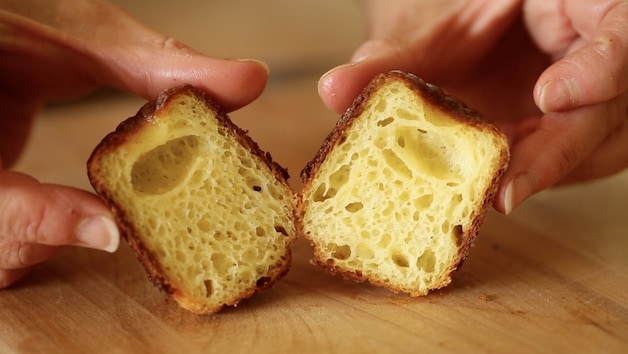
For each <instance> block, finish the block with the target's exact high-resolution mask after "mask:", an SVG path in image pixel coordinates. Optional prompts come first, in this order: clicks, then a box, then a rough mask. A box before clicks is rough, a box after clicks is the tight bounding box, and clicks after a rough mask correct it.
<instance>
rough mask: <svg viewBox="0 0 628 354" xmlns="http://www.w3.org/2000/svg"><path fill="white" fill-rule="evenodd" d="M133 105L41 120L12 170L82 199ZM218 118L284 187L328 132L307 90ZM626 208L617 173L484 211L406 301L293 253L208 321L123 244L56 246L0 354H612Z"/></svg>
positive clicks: (280, 93) (621, 328)
mask: <svg viewBox="0 0 628 354" xmlns="http://www.w3.org/2000/svg"><path fill="white" fill-rule="evenodd" d="M141 103H142V102H141V101H139V100H137V99H133V98H129V97H126V96H118V95H100V96H97V97H95V98H92V99H89V100H85V101H82V102H80V103H78V104H73V105H66V106H58V107H52V108H50V109H48V110H46V111H45V112H44V113H43V114H42V116H41V117H40V120H39V121H38V124H37V126H36V129H35V132H34V136H33V138H32V140H31V143H30V145H29V148H28V150H27V152H26V154H25V157H24V159H23V160H22V161H21V163H20V165H19V166H18V169H20V170H22V171H26V172H28V173H32V174H34V175H36V176H37V177H38V178H40V179H42V180H45V181H51V182H57V183H64V184H69V185H74V186H78V187H81V188H86V189H88V188H89V185H88V183H87V179H86V177H85V161H86V159H87V156H88V155H89V153H90V152H91V149H92V148H93V147H94V146H95V145H96V144H97V142H98V141H99V140H100V139H101V138H102V137H103V136H104V134H106V133H107V132H108V131H110V130H111V129H113V127H114V126H115V125H116V124H117V123H118V122H119V121H120V120H121V119H123V118H125V117H127V116H130V115H132V114H133V113H135V111H136V110H137V109H138V108H139V106H140V105H141ZM96 113H97V116H96V115H95V114H96ZM233 117H234V120H235V121H236V123H238V124H240V125H241V126H243V127H244V128H246V129H249V130H250V133H251V135H252V136H253V138H254V139H256V140H257V141H258V142H259V143H260V145H261V147H262V148H263V149H265V150H268V151H270V152H271V153H272V154H273V156H274V157H275V158H276V159H277V160H278V161H279V162H280V163H281V164H283V165H284V166H287V167H288V169H289V171H290V172H291V174H292V175H294V176H295V177H297V176H298V172H299V170H300V168H302V167H303V166H304V165H305V162H306V161H308V160H309V159H310V158H311V157H312V156H313V154H314V151H315V150H316V149H317V148H318V145H319V144H320V142H321V141H322V138H323V137H324V136H325V135H326V133H327V132H328V131H329V129H331V126H332V125H333V124H334V122H335V120H336V119H337V116H336V115H335V114H333V113H330V112H328V111H327V110H326V109H325V108H324V107H322V105H321V103H320V101H319V100H318V98H317V96H316V92H315V78H306V79H303V80H296V81H288V82H285V83H275V84H273V85H271V87H269V89H268V90H267V92H266V93H265V94H264V95H263V96H262V98H260V100H259V101H257V102H255V103H254V104H253V105H251V106H250V107H248V108H245V109H243V110H241V111H238V112H236V113H234V114H233ZM70 138H71V139H70ZM53 161H54V162H53ZM293 184H294V185H295V188H299V182H298V181H297V180H294V181H293ZM626 205H628V173H623V174H621V175H618V176H616V177H614V178H610V179H607V180H603V181H599V182H595V183H591V184H587V185H582V186H579V187H571V188H568V189H561V190H555V191H550V192H545V193H542V194H541V195H538V196H537V197H535V198H533V199H531V200H529V201H528V202H526V203H525V204H524V205H523V206H522V207H521V208H520V209H518V210H516V211H515V212H514V213H513V214H511V215H509V216H503V215H499V214H497V213H489V216H488V218H487V220H486V222H485V224H484V225H483V228H482V230H481V233H480V237H479V239H478V241H477V243H476V245H475V247H474V248H473V249H472V252H471V255H470V257H469V259H468V260H467V261H466V262H465V263H464V265H463V266H462V268H461V269H460V270H459V271H458V272H457V273H456V274H455V277H454V280H453V283H452V284H451V285H450V286H449V287H447V288H446V289H443V290H440V291H436V292H433V293H431V294H430V295H428V296H425V297H419V298H409V297H407V296H406V295H397V294H393V293H390V292H388V291H386V290H383V289H380V288H376V287H373V286H370V285H368V284H356V283H353V282H350V281H345V280H343V279H341V278H338V277H333V276H330V275H328V274H327V273H325V272H323V271H321V270H319V269H317V268H315V267H314V266H312V265H310V264H309V263H308V260H309V258H310V257H311V248H310V246H309V245H308V244H307V243H306V242H304V241H302V240H301V241H299V242H297V244H296V245H295V249H294V264H293V267H292V269H291V271H290V272H289V273H288V275H287V276H286V277H285V278H284V279H282V280H281V281H280V282H279V283H277V284H276V286H275V287H273V288H272V289H270V290H269V291H267V292H265V293H262V294H259V295H256V296H254V297H253V298H251V299H248V300H246V301H244V302H242V303H241V304H240V305H238V307H236V308H227V309H225V310H224V311H222V312H220V313H218V314H215V315H211V316H199V315H193V314H191V313H188V312H186V311H185V310H182V309H180V308H179V307H178V306H177V305H176V303H175V302H174V301H172V300H170V299H169V298H168V297H167V296H166V295H165V294H163V293H161V292H160V291H159V290H157V289H156V288H155V287H153V286H152V284H151V283H150V282H149V281H148V280H147V278H146V275H145V273H144V270H143V268H142V267H141V266H140V264H139V263H138V262H137V261H136V260H135V258H134V256H133V254H132V253H131V251H130V250H129V248H128V247H127V246H126V245H125V244H122V245H121V247H120V249H119V250H118V252H116V253H115V254H107V253H102V252H97V251H92V250H84V249H71V248H68V249H66V250H64V251H62V252H61V253H60V254H58V255H57V256H56V257H55V258H53V259H51V260H49V261H47V262H45V263H44V264H41V265H40V266H38V267H36V268H35V269H34V270H33V271H32V273H31V274H30V275H29V276H28V277H27V278H25V279H24V280H23V281H22V282H20V283H19V284H18V285H16V286H15V287H13V288H10V289H6V290H2V291H0V318H1V321H0V353H110V352H118V353H210V352H211V353H214V352H215V353H416V352H419V351H424V352H440V351H444V352H525V353H530V352H535V353H537V352H553V353H556V352H565V353H577V352H583V353H601V352H604V353H626V352H628V295H627V294H628V275H627V274H628V273H627V270H628V257H627V254H628V212H626V207H625V206H626Z"/></svg>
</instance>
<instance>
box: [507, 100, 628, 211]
mask: <svg viewBox="0 0 628 354" xmlns="http://www.w3.org/2000/svg"><path fill="white" fill-rule="evenodd" d="M626 114H627V111H626V105H625V102H624V101H623V100H621V99H619V98H618V99H615V100H613V101H611V102H607V103H605V104H598V105H593V106H586V107H583V108H579V109H576V110H572V111H568V112H563V113H549V114H546V115H545V116H544V117H543V118H542V119H541V120H540V122H538V127H537V128H536V130H535V131H534V132H532V133H531V134H529V135H527V136H526V137H524V138H523V139H521V140H520V141H519V142H517V143H516V144H515V145H514V146H513V147H512V149H511V162H510V166H509V167H508V170H507V171H506V173H505V174H504V176H503V178H502V182H501V185H500V188H499V192H498V196H497V198H496V200H495V208H496V209H497V210H499V211H501V212H504V213H509V212H511V211H512V210H513V209H514V208H515V207H517V206H518V205H519V204H521V203H522V202H523V201H524V200H525V199H527V198H528V197H530V196H532V195H533V194H535V193H537V192H539V191H542V190H544V189H547V188H549V187H551V186H553V185H555V184H557V183H559V182H560V181H561V180H562V179H563V178H565V177H566V176H567V175H568V174H569V173H571V172H572V171H574V169H576V167H577V166H579V165H580V164H581V163H582V162H583V161H585V160H586V159H587V157H588V156H590V155H591V154H592V153H593V152H594V151H595V150H596V149H597V148H598V147H599V146H603V142H604V141H606V140H607V139H609V137H610V136H612V135H613V134H614V132H616V131H617V130H619V128H620V127H621V126H622V124H624V121H625V120H626ZM615 147H616V146H615ZM607 152H609V153H612V152H611V151H608V150H607ZM609 158H612V159H616V158H617V154H616V153H615V155H614V157H609Z"/></svg>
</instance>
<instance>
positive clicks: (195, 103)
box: [88, 86, 297, 313]
mask: <svg viewBox="0 0 628 354" xmlns="http://www.w3.org/2000/svg"><path fill="white" fill-rule="evenodd" d="M88 175H89V179H90V181H91V183H92V185H93V187H94V189H95V190H96V192H97V193H98V194H99V195H100V196H102V197H103V199H104V200H105V201H106V202H107V203H108V205H109V206H110V207H111V209H112V210H113V212H114V214H115V216H116V218H117V221H118V224H119V226H120V229H121V231H122V233H123V235H124V237H125V239H126V240H127V241H128V244H129V245H130V246H131V248H132V249H133V250H134V251H135V254H136V256H137V257H138V259H139V260H140V261H141V262H142V264H143V265H144V267H145V268H146V270H147V272H148V274H149V276H150V278H151V279H152V280H153V282H154V283H155V284H156V285H158V286H159V287H161V288H162V289H164V290H165V291H166V292H168V293H169V294H171V295H172V297H173V298H174V299H175V300H176V301H177V302H178V303H179V305H181V306H182V307H184V308H186V309H188V310H190V311H192V312H195V313H213V312H216V311H218V310H220V309H221V308H222V307H223V306H225V305H236V304H237V303H238V302H239V301H240V300H242V299H244V298H246V297H249V296H251V295H253V294H254V293H255V292H257V291H259V290H263V289H267V288H269V287H270V286H271V285H272V284H273V283H274V282H275V281H276V280H277V279H278V278H280V277H281V276H282V275H283V274H285V273H286V272H287V271H288V268H289V266H290V263H291V254H290V244H291V243H292V241H293V240H294V239H295V238H296V234H297V231H296V227H295V223H294V212H295V205H296V202H295V200H294V193H293V191H292V189H291V188H290V187H289V185H288V183H287V178H288V175H287V172H286V170H285V169H283V168H282V167H281V166H279V165H278V164H276V163H275V162H273V161H272V158H271V156H270V155H269V154H267V153H264V152H262V151H261V150H260V148H259V147H258V145H257V144H256V143H255V142H253V141H252V140H251V138H250V137H249V136H248V135H247V133H246V132H244V131H243V130H241V129H240V128H238V127H237V126H235V125H234V124H233V123H232V122H231V121H230V120H229V118H228V117H227V115H226V114H225V113H224V112H223V111H222V110H221V108H220V107H219V106H218V105H216V104H215V103H213V102H212V101H211V99H210V98H209V97H208V96H207V94H206V93H204V92H202V91H200V90H199V89H196V88H193V87H191V86H182V87H177V88H173V89H170V90H167V91H165V92H163V93H162V94H161V95H160V96H159V97H158V98H157V99H156V100H154V101H151V102H149V103H147V104H146V105H145V106H144V107H142V109H141V110H140V111H139V112H138V113H137V115H136V116H134V117H132V118H129V119H127V120H126V121H124V122H123V123H121V124H120V125H119V126H118V128H117V129H116V131H114V132H112V133H110V134H109V135H108V136H106V137H105V138H104V139H103V141H102V142H101V143H100V144H99V145H98V146H97V147H96V149H95V150H94V152H93V153H92V156H91V157H90V159H89V161H88Z"/></svg>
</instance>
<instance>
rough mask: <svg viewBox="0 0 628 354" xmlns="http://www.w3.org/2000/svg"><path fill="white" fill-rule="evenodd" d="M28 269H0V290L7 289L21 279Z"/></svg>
mask: <svg viewBox="0 0 628 354" xmlns="http://www.w3.org/2000/svg"><path fill="white" fill-rule="evenodd" d="M29 271H30V268H22V269H0V289H4V288H7V287H9V286H11V285H13V284H15V283H16V282H17V281H18V280H20V279H21V278H23V277H24V276H25V275H26V274H27V273H28V272H29Z"/></svg>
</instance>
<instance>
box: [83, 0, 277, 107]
mask: <svg viewBox="0 0 628 354" xmlns="http://www.w3.org/2000/svg"><path fill="white" fill-rule="evenodd" d="M95 7H98V8H96V9H92V11H89V12H86V15H88V16H92V17H95V18H98V21H99V23H102V22H103V18H107V21H108V23H111V24H113V25H112V26H111V27H110V28H108V29H107V31H103V30H102V29H101V28H99V26H91V27H89V29H90V31H89V32H87V33H86V32H83V33H82V34H81V36H79V37H77V38H76V41H75V42H74V44H75V45H77V46H78V47H79V48H80V49H81V52H83V53H85V54H86V55H87V56H89V57H91V59H93V60H91V62H92V63H93V64H94V66H93V67H92V68H91V72H90V74H91V75H90V76H93V77H95V78H96V79H97V81H99V82H100V83H102V84H105V85H109V86H113V87H116V88H118V89H121V90H123V91H127V92H131V93H134V94H136V95H138V96H141V97H144V98H146V99H152V98H154V97H156V96H157V95H158V94H159V92H161V91H163V90H165V89H168V88H171V87H172V86H177V85H182V84H192V85H195V86H199V87H201V88H203V89H204V90H206V91H207V92H208V93H210V95H211V96H212V98H213V99H215V100H216V101H217V102H218V103H219V104H221V105H222V106H223V107H224V108H225V109H226V110H227V111H231V110H234V109H237V108H240V107H242V106H244V105H246V104H248V103H250V102H251V101H253V100H254V99H255V98H257V97H258V96H259V95H260V94H261V93H262V91H263V90H264V87H265V86H266V82H267V79H268V75H269V69H268V66H267V65H266V64H264V63H262V62H260V61H257V60H252V59H236V60H230V59H218V58H212V57H208V56H206V55H204V54H202V53H200V52H197V51H195V50H192V49H191V48H189V47H187V46H186V45H184V44H183V43H181V42H179V41H177V40H176V39H173V38H171V37H168V36H165V35H162V34H160V33H158V32H155V31H153V30H151V29H149V28H147V27H145V26H143V25H142V24H140V23H139V22H137V21H136V20H135V19H134V18H132V17H131V16H130V15H128V14H127V13H125V12H124V11H123V10H121V9H120V8H118V7H117V6H115V5H112V4H108V3H98V4H97V5H95ZM80 21H81V22H80V26H81V27H82V28H83V27H85V26H83V24H84V23H85V22H86V20H85V19H81V20H80Z"/></svg>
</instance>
